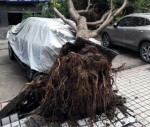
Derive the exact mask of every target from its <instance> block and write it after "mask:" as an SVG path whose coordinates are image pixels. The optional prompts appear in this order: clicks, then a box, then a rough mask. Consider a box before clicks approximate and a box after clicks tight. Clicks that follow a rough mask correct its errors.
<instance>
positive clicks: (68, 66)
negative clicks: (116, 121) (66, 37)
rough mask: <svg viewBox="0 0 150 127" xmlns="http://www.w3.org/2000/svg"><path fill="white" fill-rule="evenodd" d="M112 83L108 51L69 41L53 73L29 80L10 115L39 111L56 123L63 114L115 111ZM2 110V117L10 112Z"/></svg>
mask: <svg viewBox="0 0 150 127" xmlns="http://www.w3.org/2000/svg"><path fill="white" fill-rule="evenodd" d="M112 85H113V77H112V75H111V62H110V58H109V56H108V55H107V54H103V53H102V52H101V51H99V50H98V48H97V47H96V46H94V45H92V44H85V45H84V46H81V47H80V48H79V47H77V46H76V45H74V44H71V43H67V44H66V45H64V46H63V48H62V49H61V51H60V55H59V56H58V57H57V59H56V61H55V62H54V65H53V67H52V69H51V70H50V72H49V73H48V74H45V73H39V74H38V76H36V78H35V79H34V80H33V81H32V82H31V83H27V84H26V86H25V88H24V89H23V91H22V92H21V93H20V94H19V95H18V96H17V97H16V98H15V102H16V103H15V105H13V106H14V108H13V109H12V110H11V111H9V112H8V113H7V115H8V114H11V113H13V112H16V111H17V112H19V114H21V115H29V114H38V115H42V116H45V117H46V118H49V119H50V120H51V121H54V122H55V121H60V120H62V119H63V118H62V116H63V117H65V118H71V119H79V118H82V117H91V118H92V117H93V116H94V115H95V114H101V113H104V112H105V113H106V112H107V111H110V110H112V111H113V109H114V107H115V106H116V95H115V94H114V93H113V90H112ZM22 93H23V94H22ZM13 102H14V100H13ZM10 104H11V102H10ZM13 104H14V103H13ZM6 108H7V106H6ZM3 110H5V108H4V109H3ZM2 112H4V111H2ZM2 112H0V118H2V117H4V116H5V115H6V113H5V114H3V113H2ZM112 114H113V113H112Z"/></svg>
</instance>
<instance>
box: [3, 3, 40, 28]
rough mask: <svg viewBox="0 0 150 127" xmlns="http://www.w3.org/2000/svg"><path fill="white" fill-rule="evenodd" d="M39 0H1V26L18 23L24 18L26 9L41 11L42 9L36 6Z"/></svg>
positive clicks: (35, 11)
mask: <svg viewBox="0 0 150 127" xmlns="http://www.w3.org/2000/svg"><path fill="white" fill-rule="evenodd" d="M39 2H41V1H39V0H0V26H1V27H7V26H9V25H16V24H18V23H19V22H21V20H22V13H23V11H24V10H30V11H31V12H33V13H41V9H38V8H36V7H35V5H36V4H37V3H39Z"/></svg>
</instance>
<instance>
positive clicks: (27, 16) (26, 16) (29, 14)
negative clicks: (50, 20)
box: [22, 10, 42, 20]
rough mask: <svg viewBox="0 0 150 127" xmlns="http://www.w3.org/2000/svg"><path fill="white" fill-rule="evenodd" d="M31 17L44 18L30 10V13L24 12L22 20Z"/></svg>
mask: <svg viewBox="0 0 150 127" xmlns="http://www.w3.org/2000/svg"><path fill="white" fill-rule="evenodd" d="M29 17H42V16H41V15H40V14H34V13H32V12H31V11H30V10H28V11H25V10H24V11H23V17H22V20H24V19H26V18H29Z"/></svg>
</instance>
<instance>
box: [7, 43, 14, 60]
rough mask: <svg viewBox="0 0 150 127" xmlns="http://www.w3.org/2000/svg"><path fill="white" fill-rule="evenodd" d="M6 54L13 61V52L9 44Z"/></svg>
mask: <svg viewBox="0 0 150 127" xmlns="http://www.w3.org/2000/svg"><path fill="white" fill-rule="evenodd" d="M8 53H9V58H10V60H15V56H14V51H13V49H12V47H11V46H10V43H9V42H8Z"/></svg>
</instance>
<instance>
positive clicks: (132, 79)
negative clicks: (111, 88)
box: [115, 65, 150, 127]
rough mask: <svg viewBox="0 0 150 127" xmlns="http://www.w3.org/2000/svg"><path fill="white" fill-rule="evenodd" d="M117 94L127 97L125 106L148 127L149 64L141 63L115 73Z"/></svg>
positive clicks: (149, 117) (149, 106)
mask: <svg viewBox="0 0 150 127" xmlns="http://www.w3.org/2000/svg"><path fill="white" fill-rule="evenodd" d="M115 83H116V85H117V87H118V89H119V95H122V96H124V97H126V98H127V104H126V106H127V107H128V108H130V109H131V110H133V111H134V113H135V115H136V117H137V120H138V121H139V122H141V123H142V124H143V125H146V127H150V65H143V66H140V67H136V68H133V69H129V70H125V71H122V72H120V73H118V74H116V80H115Z"/></svg>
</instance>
